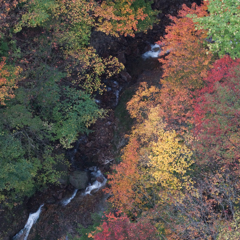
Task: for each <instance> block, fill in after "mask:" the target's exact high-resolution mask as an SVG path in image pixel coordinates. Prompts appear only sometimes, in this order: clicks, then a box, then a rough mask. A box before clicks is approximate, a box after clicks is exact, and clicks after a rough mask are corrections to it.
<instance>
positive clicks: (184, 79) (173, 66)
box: [159, 2, 212, 89]
mask: <svg viewBox="0 0 240 240" xmlns="http://www.w3.org/2000/svg"><path fill="white" fill-rule="evenodd" d="M206 10H207V2H204V4H203V5H201V6H197V5H196V3H193V4H192V6H191V8H188V7H187V6H186V5H183V7H182V10H180V11H179V13H178V17H173V16H169V18H170V19H171V20H172V21H173V23H172V24H171V25H170V26H168V27H167V28H166V33H167V34H166V35H165V36H164V38H161V39H160V42H159V43H160V44H161V45H162V48H163V52H166V51H170V53H169V55H167V56H166V57H165V58H164V59H160V62H161V63H162V64H163V70H164V74H163V78H164V81H167V82H170V83H172V84H174V85H179V86H182V87H186V88H188V89H196V88H201V87H202V86H203V81H202V78H204V77H206V74H207V71H208V70H209V68H210V63H211V59H212V55H211V54H210V53H209V54H207V52H206V48H205V47H204V42H205V39H206V37H207V32H206V31H204V30H197V29H196V27H195V23H194V22H193V21H192V19H191V18H188V17H187V15H188V14H195V15H197V16H205V15H207V11H206Z"/></svg>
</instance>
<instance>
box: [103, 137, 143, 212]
mask: <svg viewBox="0 0 240 240" xmlns="http://www.w3.org/2000/svg"><path fill="white" fill-rule="evenodd" d="M138 146H139V143H138V141H137V140H136V139H135V138H132V139H130V141H129V143H128V145H127V146H126V148H125V149H124V154H123V156H122V162H121V163H119V164H118V165H115V166H114V167H113V173H112V174H109V175H108V179H109V184H110V185H111V188H107V189H105V191H106V192H108V193H111V194H113V196H112V197H111V198H110V199H109V201H110V202H111V203H112V204H113V207H115V208H117V209H123V210H124V211H130V210H132V211H133V212H134V209H137V210H138V209H139V207H140V206H141V205H143V197H144V193H145V190H144V188H143V187H142V186H141V184H140V177H141V176H140V171H139V169H138V159H139V154H138Z"/></svg>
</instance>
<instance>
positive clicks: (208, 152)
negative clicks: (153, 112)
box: [194, 56, 240, 171]
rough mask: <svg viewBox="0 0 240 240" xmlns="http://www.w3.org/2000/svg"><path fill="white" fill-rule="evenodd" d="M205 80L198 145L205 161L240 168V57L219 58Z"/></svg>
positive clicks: (197, 120)
mask: <svg viewBox="0 0 240 240" xmlns="http://www.w3.org/2000/svg"><path fill="white" fill-rule="evenodd" d="M205 81H206V84H207V86H206V87H205V88H203V89H202V90H201V91H199V95H200V96H199V97H198V98H197V99H196V104H195V107H194V120H195V130H194V131H195V134H196V136H197V139H198V141H197V142H196V148H197V150H198V151H199V152H200V154H201V156H202V157H201V160H202V161H203V162H204V163H207V164H213V163H214V164H216V163H217V165H218V164H220V166H224V167H227V168H230V169H232V171H233V170H237V171H238V164H239V157H240V155H239V150H240V148H239V144H240V142H239V139H240V133H239V116H240V112H239V107H240V102H239V99H240V59H236V60H233V59H231V58H230V57H229V56H224V57H223V58H222V59H220V60H217V61H216V62H215V63H214V68H213V69H212V70H211V71H210V72H209V74H208V77H207V78H206V79H205ZM210 159H211V161H210V162H209V160H210ZM215 167H216V165H215Z"/></svg>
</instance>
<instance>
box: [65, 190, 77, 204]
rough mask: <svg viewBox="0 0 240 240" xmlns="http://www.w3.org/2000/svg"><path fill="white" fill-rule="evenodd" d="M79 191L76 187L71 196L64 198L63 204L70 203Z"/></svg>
mask: <svg viewBox="0 0 240 240" xmlns="http://www.w3.org/2000/svg"><path fill="white" fill-rule="evenodd" d="M77 191H78V189H75V190H74V192H73V195H72V196H71V197H70V198H68V199H65V200H63V201H62V205H63V206H66V205H68V204H69V203H70V202H71V201H72V199H73V198H74V197H75V196H76V194H77Z"/></svg>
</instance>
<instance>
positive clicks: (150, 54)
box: [142, 43, 161, 60]
mask: <svg viewBox="0 0 240 240" xmlns="http://www.w3.org/2000/svg"><path fill="white" fill-rule="evenodd" d="M160 52H161V47H160V45H159V44H156V43H155V44H154V45H151V50H150V51H147V52H145V53H144V54H143V55H142V58H143V59H144V60H145V59H147V58H158V57H159V53H160Z"/></svg>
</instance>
